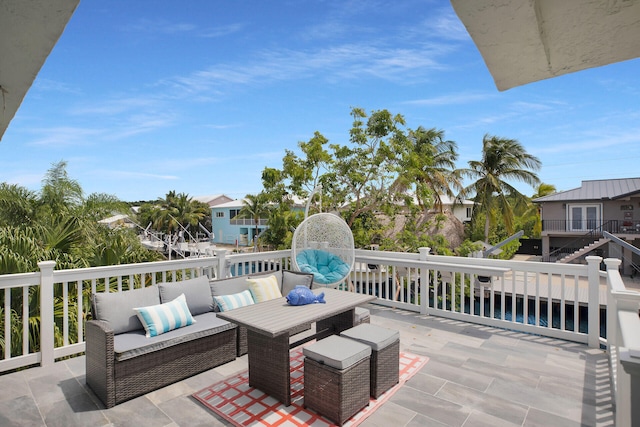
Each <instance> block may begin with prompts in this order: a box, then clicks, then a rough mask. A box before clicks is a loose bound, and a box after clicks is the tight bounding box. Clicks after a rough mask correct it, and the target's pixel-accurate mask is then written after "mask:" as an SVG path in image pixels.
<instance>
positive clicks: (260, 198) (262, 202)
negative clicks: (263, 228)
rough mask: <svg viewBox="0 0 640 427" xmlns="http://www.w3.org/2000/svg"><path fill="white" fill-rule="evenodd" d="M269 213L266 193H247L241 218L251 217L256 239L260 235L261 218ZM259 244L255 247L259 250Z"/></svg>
mask: <svg viewBox="0 0 640 427" xmlns="http://www.w3.org/2000/svg"><path fill="white" fill-rule="evenodd" d="M268 214H269V203H268V201H267V197H266V196H265V194H264V193H258V194H256V195H253V194H247V195H246V196H245V198H244V200H243V201H242V208H241V209H240V212H239V213H238V216H239V217H240V218H251V219H253V223H254V225H255V232H254V239H255V238H257V236H258V226H259V225H260V219H262V218H265V217H267V215H268ZM257 246H258V245H257V244H256V245H255V247H254V249H256V250H257Z"/></svg>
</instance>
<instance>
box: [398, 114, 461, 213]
mask: <svg viewBox="0 0 640 427" xmlns="http://www.w3.org/2000/svg"><path fill="white" fill-rule="evenodd" d="M400 141H402V142H404V143H405V144H404V146H403V147H400V150H398V151H400V152H401V153H402V157H401V159H400V161H399V175H398V178H397V180H396V182H395V183H394V189H395V190H396V191H399V192H401V193H405V192H406V190H408V189H409V188H413V189H414V190H415V196H416V199H417V202H418V205H419V206H420V208H421V210H422V211H423V212H424V213H426V212H427V211H428V210H429V209H431V208H432V207H435V208H436V210H437V211H438V212H440V213H443V209H442V198H441V196H442V195H446V196H449V197H450V198H451V199H453V198H454V190H455V191H459V190H460V189H461V188H462V184H461V180H460V176H459V172H458V171H457V170H456V164H455V162H456V160H457V159H458V153H457V144H456V143H455V142H454V141H449V140H446V139H445V137H444V131H442V130H437V129H435V128H432V129H425V128H423V127H422V126H420V127H418V128H417V129H416V130H409V132H408V136H407V138H406V139H405V140H400Z"/></svg>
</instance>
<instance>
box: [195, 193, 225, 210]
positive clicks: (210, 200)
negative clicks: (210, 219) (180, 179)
mask: <svg viewBox="0 0 640 427" xmlns="http://www.w3.org/2000/svg"><path fill="white" fill-rule="evenodd" d="M193 200H196V201H198V202H201V203H204V204H206V205H209V207H210V208H212V207H214V206H217V205H221V204H223V203H227V202H232V201H233V199H232V198H231V197H229V196H227V195H226V194H212V195H209V196H197V197H194V198H193Z"/></svg>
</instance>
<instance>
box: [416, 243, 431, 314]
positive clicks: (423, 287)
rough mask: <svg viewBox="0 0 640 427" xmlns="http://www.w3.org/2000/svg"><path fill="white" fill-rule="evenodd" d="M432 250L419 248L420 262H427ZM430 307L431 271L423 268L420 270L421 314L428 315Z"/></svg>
mask: <svg viewBox="0 0 640 427" xmlns="http://www.w3.org/2000/svg"><path fill="white" fill-rule="evenodd" d="M429 251H431V248H427V247H422V248H418V252H419V253H420V261H424V262H425V263H426V261H427V255H429ZM428 307H429V269H428V268H427V267H426V265H425V266H424V267H422V268H421V269H420V314H427V308H428Z"/></svg>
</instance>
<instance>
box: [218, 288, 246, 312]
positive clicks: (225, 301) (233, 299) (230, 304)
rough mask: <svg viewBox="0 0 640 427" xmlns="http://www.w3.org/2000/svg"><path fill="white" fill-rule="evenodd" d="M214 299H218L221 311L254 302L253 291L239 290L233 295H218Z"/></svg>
mask: <svg viewBox="0 0 640 427" xmlns="http://www.w3.org/2000/svg"><path fill="white" fill-rule="evenodd" d="M213 299H215V300H216V304H218V308H219V309H220V311H229V310H233V309H234V308H239V307H244V306H245V305H252V304H253V303H254V301H253V297H252V296H251V292H249V290H248V289H247V290H246V291H242V292H239V293H237V294H231V295H217V296H214V297H213Z"/></svg>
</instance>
